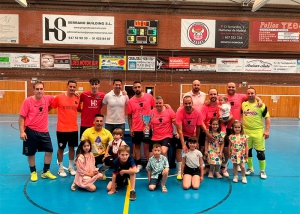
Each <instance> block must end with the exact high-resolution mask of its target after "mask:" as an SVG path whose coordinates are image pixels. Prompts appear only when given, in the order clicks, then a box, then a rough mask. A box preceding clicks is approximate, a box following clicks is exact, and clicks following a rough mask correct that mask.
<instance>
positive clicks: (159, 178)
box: [149, 174, 162, 186]
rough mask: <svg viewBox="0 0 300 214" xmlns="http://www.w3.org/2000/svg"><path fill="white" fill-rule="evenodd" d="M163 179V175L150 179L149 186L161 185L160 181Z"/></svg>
mask: <svg viewBox="0 0 300 214" xmlns="http://www.w3.org/2000/svg"><path fill="white" fill-rule="evenodd" d="M161 179H162V174H159V175H158V178H150V182H149V185H156V186H157V185H159V184H160V181H161Z"/></svg>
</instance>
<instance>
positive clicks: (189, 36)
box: [181, 19, 216, 48]
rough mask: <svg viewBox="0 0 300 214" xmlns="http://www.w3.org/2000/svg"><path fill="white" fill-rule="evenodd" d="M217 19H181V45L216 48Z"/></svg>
mask: <svg viewBox="0 0 300 214" xmlns="http://www.w3.org/2000/svg"><path fill="white" fill-rule="evenodd" d="M215 31H216V21H215V20H201V19H199V20H197V19H181V47H196V48H214V47H215Z"/></svg>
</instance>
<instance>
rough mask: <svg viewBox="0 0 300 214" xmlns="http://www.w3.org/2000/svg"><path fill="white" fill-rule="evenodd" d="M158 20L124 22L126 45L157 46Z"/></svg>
mask: <svg viewBox="0 0 300 214" xmlns="http://www.w3.org/2000/svg"><path fill="white" fill-rule="evenodd" d="M157 31H158V20H152V21H149V20H148V21H147V20H126V44H139V45H147V44H148V45H157V44H158V37H157V34H158V32H157Z"/></svg>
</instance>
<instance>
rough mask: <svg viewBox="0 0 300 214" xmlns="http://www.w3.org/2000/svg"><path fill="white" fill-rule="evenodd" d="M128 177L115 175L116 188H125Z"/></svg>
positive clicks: (126, 175)
mask: <svg viewBox="0 0 300 214" xmlns="http://www.w3.org/2000/svg"><path fill="white" fill-rule="evenodd" d="M129 178H130V177H129V175H128V174H124V175H123V176H122V175H120V174H117V177H116V184H117V187H125V186H127V185H128V179H129Z"/></svg>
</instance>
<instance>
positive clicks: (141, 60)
mask: <svg viewBox="0 0 300 214" xmlns="http://www.w3.org/2000/svg"><path fill="white" fill-rule="evenodd" d="M155 66H156V60H155V57H154V56H128V70H143V71H145V70H148V71H155Z"/></svg>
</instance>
